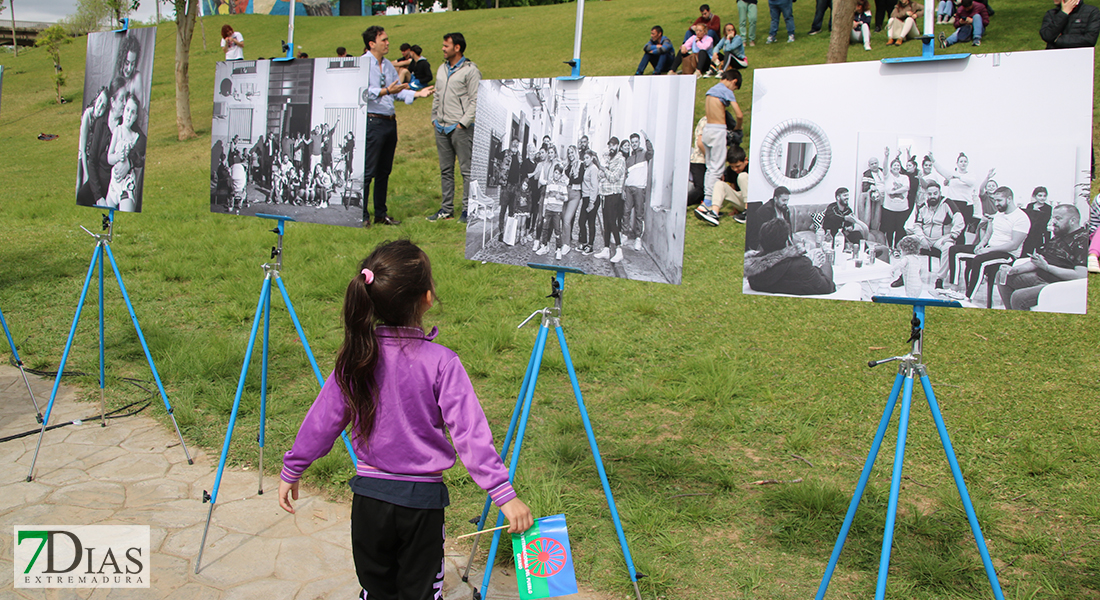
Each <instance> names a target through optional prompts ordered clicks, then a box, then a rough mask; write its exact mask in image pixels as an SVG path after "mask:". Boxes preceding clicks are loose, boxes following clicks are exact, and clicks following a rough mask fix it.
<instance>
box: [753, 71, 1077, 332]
mask: <svg viewBox="0 0 1100 600" xmlns="http://www.w3.org/2000/svg"><path fill="white" fill-rule="evenodd" d="M1092 70H1093V56H1092V52H1091V50H1078V49H1074V50H1058V51H1050V52H1016V53H1011V54H989V55H981V54H978V55H972V56H970V57H969V58H968V59H964V60H953V61H936V62H923V63H907V64H883V63H874V62H863V63H849V64H843V65H820V66H804V67H785V68H776V69H759V70H757V71H756V72H755V80H754V96H753V109H754V111H753V122H752V136H751V147H750V151H749V155H750V157H751V159H753V160H754V161H755V162H756V164H757V165H759V168H756V169H753V170H752V171H751V173H750V181H749V209H748V222H747V228H746V233H745V267H744V269H745V270H744V280H743V282H742V290H743V292H744V293H746V294H765V295H786V296H811V297H815V298H831V299H840V300H861V301H870V300H871V299H872V297H874V296H896V297H908V298H938V299H944V300H956V301H958V302H960V303H961V304H962V305H963V306H964V307H969V308H993V309H1002V310H1003V309H1008V310H1031V311H1036V312H1062V313H1077V314H1084V313H1085V309H1086V304H1087V287H1086V286H1087V279H1086V275H1087V268H1086V260H1087V248H1088V234H1087V231H1088V229H1087V226H1088V215H1089V211H1088V201H1089V197H1088V193H1089V174H1090V168H1091V167H1090V158H1091V155H1090V147H1089V143H1090V132H1091V126H1090V124H1091V121H1090V119H1091V116H1092ZM1019 81H1027V83H1028V86H1029V87H1031V88H1032V89H1042V90H1047V92H1046V93H1044V94H1020V93H1019V91H1018V88H1017V87H1016V84H1015V83H1014V82H1019ZM807 87H809V88H813V89H829V90H832V91H831V92H830V94H829V95H828V96H827V97H824V98H823V97H820V96H814V97H812V98H811V97H807V96H805V95H804V94H803V93H801V90H804V89H807ZM962 97H965V98H967V99H968V101H967V102H968V103H967V104H965V105H964V104H961V103H960V98H962ZM1051 97H1056V98H1058V102H1057V103H1051V102H1050V101H1049V98H1051ZM899 98H906V99H907V100H906V101H904V102H900V101H899ZM1006 98H1010V99H1011V100H1010V101H1005V100H1004V99H1006ZM975 107H980V109H978V108H975ZM1022 115H1032V117H1033V118H1035V119H1037V122H1041V123H1042V126H1041V127H1038V126H1036V127H1025V126H1022V125H1023V124H1022V122H1021V116H1022Z"/></svg>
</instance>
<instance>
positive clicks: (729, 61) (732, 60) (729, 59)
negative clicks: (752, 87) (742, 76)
mask: <svg viewBox="0 0 1100 600" xmlns="http://www.w3.org/2000/svg"><path fill="white" fill-rule="evenodd" d="M712 54H713V56H714V61H713V64H712V65H711V67H710V70H709V71H707V73H706V74H705V75H703V77H717V76H718V75H719V74H721V73H723V72H725V70H726V69H730V68H733V69H744V68H745V67H747V66H749V59H748V58H746V57H745V40H743V39H741V36H740V35H738V34H737V26H736V25H734V24H733V23H726V34H725V35H724V36H722V39H720V40H718V43H717V44H715V46H714V50H713V51H712Z"/></svg>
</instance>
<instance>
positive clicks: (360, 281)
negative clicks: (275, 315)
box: [336, 240, 435, 444]
mask: <svg viewBox="0 0 1100 600" xmlns="http://www.w3.org/2000/svg"><path fill="white" fill-rule="evenodd" d="M427 292H432V293H433V295H434V292H435V284H434V282H433V281H432V268H431V263H430V262H429V260H428V255H426V254H424V251H423V250H421V249H420V248H418V247H417V246H416V245H415V244H413V243H412V242H410V241H408V240H398V241H396V242H384V243H382V244H381V245H379V246H378V247H377V248H375V249H374V251H373V252H371V254H370V256H368V257H367V258H365V259H364V260H363V262H361V263H359V272H358V273H357V274H356V276H355V277H353V278H352V280H351V281H350V282H349V283H348V287H347V290H346V291H345V292H344V343H343V344H341V346H340V350H339V352H338V353H337V355H336V381H337V383H338V384H339V385H340V391H341V392H343V395H344V399H345V402H346V404H347V409H348V413H349V414H350V415H351V416H352V434H353V435H354V436H355V437H356V438H358V439H359V440H360V441H361V442H362V443H363V444H366V442H367V440H368V439H369V438H370V434H371V431H373V429H374V421H375V413H376V411H377V406H378V397H377V395H378V385H377V380H376V378H375V370H376V367H377V366H378V358H379V343H378V337H377V335H376V333H375V331H374V328H375V326H376V325H378V324H383V325H393V326H419V325H420V319H421V317H422V316H423V314H424V311H425V310H426V304H425V303H424V302H423V301H422V299H423V298H424V296H425V294H426V293H427Z"/></svg>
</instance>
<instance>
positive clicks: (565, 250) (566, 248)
mask: <svg viewBox="0 0 1100 600" xmlns="http://www.w3.org/2000/svg"><path fill="white" fill-rule="evenodd" d="M566 254H569V244H565V245H564V246H562V247H561V256H565V255H566ZM561 256H559V257H558V258H561Z"/></svg>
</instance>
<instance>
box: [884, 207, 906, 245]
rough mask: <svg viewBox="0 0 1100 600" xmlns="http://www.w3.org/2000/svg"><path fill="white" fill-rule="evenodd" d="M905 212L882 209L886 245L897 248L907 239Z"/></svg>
mask: <svg viewBox="0 0 1100 600" xmlns="http://www.w3.org/2000/svg"><path fill="white" fill-rule="evenodd" d="M905 218H906V217H905V211H894V210H888V209H885V208H884V209H882V222H881V224H880V225H881V228H882V233H884V234H886V245H887V246H890V247H891V248H893V247H895V246H897V243H898V242H900V241H901V238H903V237H905Z"/></svg>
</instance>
